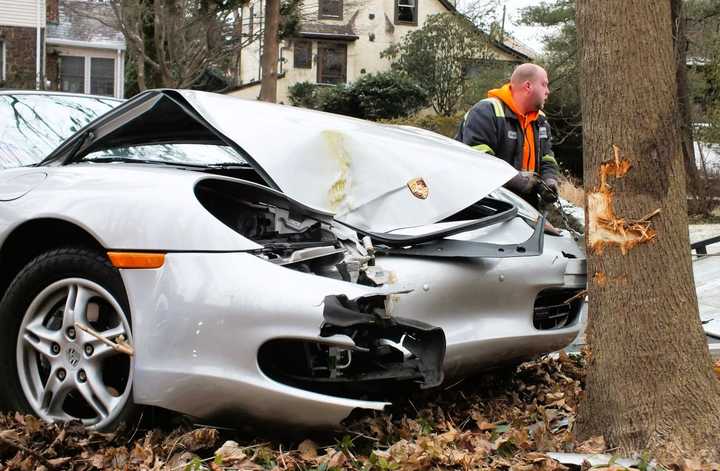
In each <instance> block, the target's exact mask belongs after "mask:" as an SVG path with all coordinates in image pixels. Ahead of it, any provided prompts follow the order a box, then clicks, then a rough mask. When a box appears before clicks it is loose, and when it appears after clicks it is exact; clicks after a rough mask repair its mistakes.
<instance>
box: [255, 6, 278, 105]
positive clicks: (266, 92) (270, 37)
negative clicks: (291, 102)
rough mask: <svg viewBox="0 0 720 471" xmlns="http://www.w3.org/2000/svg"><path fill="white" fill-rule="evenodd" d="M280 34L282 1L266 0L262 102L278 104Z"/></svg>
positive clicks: (261, 86) (261, 61) (262, 60)
mask: <svg viewBox="0 0 720 471" xmlns="http://www.w3.org/2000/svg"><path fill="white" fill-rule="evenodd" d="M279 32H280V0H265V32H264V35H263V51H262V57H261V59H260V67H261V69H262V80H261V83H260V100H262V101H269V102H271V103H275V102H277V68H278V48H279V42H278V41H279V37H278V33H279Z"/></svg>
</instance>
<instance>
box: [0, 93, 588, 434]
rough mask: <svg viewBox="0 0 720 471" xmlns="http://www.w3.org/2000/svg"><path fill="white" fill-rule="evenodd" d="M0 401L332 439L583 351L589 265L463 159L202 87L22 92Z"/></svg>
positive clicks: (3, 143) (8, 189)
mask: <svg viewBox="0 0 720 471" xmlns="http://www.w3.org/2000/svg"><path fill="white" fill-rule="evenodd" d="M0 169H1V170H0V298H1V299H2V301H1V302H0V377H1V378H3V380H4V381H5V386H4V387H3V388H0V407H2V408H3V409H8V410H21V411H26V412H29V413H34V414H36V415H37V416H39V417H41V418H42V419H44V420H48V421H66V420H71V419H79V420H81V421H82V422H83V423H84V424H85V425H87V426H88V427H93V428H96V429H101V430H106V429H112V428H114V427H116V426H117V425H119V424H120V423H121V422H126V421H129V420H132V419H133V417H134V416H135V415H136V414H138V411H139V410H140V408H141V407H143V406H156V407H161V408H165V409H169V410H172V411H177V412H180V413H184V414H188V415H190V416H192V417H196V418H198V419H199V420H202V421H205V422H213V423H218V424H230V425H231V424H236V423H239V422H241V421H243V420H247V419H249V418H250V419H255V420H258V419H259V420H262V421H264V422H270V423H282V424H286V425H288V426H300V427H328V426H335V425H337V424H339V423H340V422H341V421H342V420H343V419H344V418H345V417H347V416H348V415H349V414H350V413H351V412H352V411H353V410H354V409H358V408H359V409H374V410H382V409H383V408H384V407H385V406H387V405H388V398H391V397H397V396H398V395H399V394H402V393H403V392H405V391H412V390H413V389H418V388H422V389H428V388H435V387H438V386H440V385H441V384H443V382H445V383H447V382H448V381H451V380H453V378H458V377H462V376H466V375H469V374H472V373H474V372H477V371H481V370H483V369H488V368H492V367H497V366H500V365H511V364H516V363H518V362H521V361H523V360H526V359H529V358H532V357H533V356H536V355H538V354H541V353H545V352H550V351H554V350H557V349H561V348H563V347H565V346H567V345H568V344H569V343H571V342H572V341H573V340H574V339H575V337H576V336H577V335H578V332H580V331H581V329H582V328H583V324H584V322H585V320H584V315H583V314H582V305H583V299H582V298H583V296H582V292H583V290H584V289H585V285H586V263H585V256H584V252H583V249H582V247H581V246H580V244H578V242H577V241H576V240H574V239H573V237H572V236H571V234H570V233H568V232H565V231H563V232H562V233H561V235H555V234H546V233H545V231H544V218H543V217H542V215H541V214H539V213H538V212H537V211H536V210H535V209H534V208H533V207H532V206H530V205H528V204H527V203H526V202H525V201H524V200H522V199H521V198H519V197H517V196H515V195H514V194H513V193H511V192H509V191H507V190H505V189H503V184H505V183H506V182H507V181H508V180H509V179H510V178H512V177H513V176H514V175H515V174H516V171H515V170H514V169H513V168H512V167H511V166H509V165H507V164H506V163H504V162H503V161H501V160H499V159H496V158H494V157H492V156H489V155H484V154H481V153H479V152H477V151H476V150H473V149H471V148H469V147H467V146H465V145H463V144H461V143H458V142H455V141H453V140H451V139H447V138H445V137H442V136H440V135H437V134H434V133H431V132H428V131H423V130H420V129H416V128H411V127H398V126H387V125H380V124H375V123H370V122H367V121H362V120H356V119H352V118H347V117H342V116H337V115H332V114H326V113H320V112H315V111H309V110H304V109H299V108H294V107H288V106H282V105H272V104H267V103H261V102H255V101H245V100H241V99H237V98H232V97H227V96H223V95H217V94H211V93H204V92H198V91H188V90H153V91H148V92H145V93H142V94H140V95H138V96H136V97H135V98H133V99H131V100H129V101H126V102H120V101H116V100H112V99H108V98H102V97H89V96H82V95H63V94H52V93H45V94H43V93H37V92H2V93H0Z"/></svg>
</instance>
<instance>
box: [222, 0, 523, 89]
mask: <svg viewBox="0 0 720 471" xmlns="http://www.w3.org/2000/svg"><path fill="white" fill-rule="evenodd" d="M264 4H265V0H250V1H249V2H248V4H247V5H246V6H245V7H244V8H243V9H242V25H243V34H244V35H245V36H250V37H252V35H253V33H254V32H255V34H256V32H257V30H258V29H259V28H260V27H261V24H260V22H261V21H262V19H263V17H264V16H263V9H264ZM302 11H303V16H304V19H303V20H302V22H301V24H300V26H299V33H298V35H297V37H296V38H293V39H292V40H285V41H283V42H282V43H281V44H280V66H279V70H278V72H279V74H280V78H279V80H278V91H277V92H278V96H277V98H278V102H284V103H288V87H289V86H291V85H293V84H295V83H297V82H303V81H308V82H312V83H321V84H338V83H348V82H353V81H355V80H357V79H358V78H359V77H360V76H361V75H362V74H365V73H374V72H381V71H385V70H388V69H389V68H390V61H389V60H388V59H383V58H380V52H382V51H383V50H385V49H386V48H387V47H388V46H390V45H391V44H393V43H397V42H399V41H400V40H402V37H403V36H404V35H405V34H407V33H408V32H410V31H413V30H415V29H418V28H421V27H422V26H423V24H424V23H425V20H426V19H427V17H428V16H430V15H433V14H438V13H448V12H455V11H456V9H455V5H454V3H453V2H452V0H306V1H304V2H303V9H302ZM256 35H257V34H256ZM261 51H262V38H261V37H258V38H257V40H255V41H254V42H252V43H251V44H250V45H249V46H247V47H246V48H244V49H243V50H242V52H241V57H240V74H239V75H240V80H241V85H240V86H238V87H235V88H234V89H231V90H228V91H227V92H226V93H229V94H231V95H236V96H241V97H243V98H252V99H254V98H257V97H258V95H259V92H260V78H261V69H260V56H261ZM491 54H492V56H493V58H494V59H495V60H498V61H504V62H511V63H521V62H525V61H528V60H530V59H532V58H533V56H534V55H535V52H534V51H532V50H531V49H530V48H528V47H527V46H525V45H523V44H521V43H519V42H518V41H515V40H513V39H512V38H507V40H506V41H505V42H504V43H500V42H494V43H493V44H492V45H491Z"/></svg>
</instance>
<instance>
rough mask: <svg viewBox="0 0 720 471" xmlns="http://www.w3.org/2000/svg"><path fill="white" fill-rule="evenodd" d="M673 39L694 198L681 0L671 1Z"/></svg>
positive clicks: (687, 172) (689, 183)
mask: <svg viewBox="0 0 720 471" xmlns="http://www.w3.org/2000/svg"><path fill="white" fill-rule="evenodd" d="M671 11H672V24H673V38H674V45H675V71H676V81H677V93H678V102H679V107H680V113H679V126H680V133H681V134H680V135H681V146H682V153H683V162H685V176H686V182H687V185H686V188H687V191H688V192H689V193H690V194H691V195H692V196H695V197H698V196H700V187H699V179H698V168H697V164H696V163H695V149H694V147H693V131H692V116H691V113H690V96H689V91H688V77H687V48H688V39H687V17H686V16H685V11H684V8H683V0H671Z"/></svg>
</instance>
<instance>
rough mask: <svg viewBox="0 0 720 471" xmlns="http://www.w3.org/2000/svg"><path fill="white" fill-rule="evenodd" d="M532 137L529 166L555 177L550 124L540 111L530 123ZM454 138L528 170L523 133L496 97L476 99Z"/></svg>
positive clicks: (515, 117) (517, 167)
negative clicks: (532, 157) (532, 143)
mask: <svg viewBox="0 0 720 471" xmlns="http://www.w3.org/2000/svg"><path fill="white" fill-rule="evenodd" d="M531 125H532V127H533V134H534V136H533V137H534V140H535V146H534V150H535V155H534V158H535V161H534V162H533V164H534V165H531V166H530V167H531V168H532V169H539V172H538V173H539V174H540V176H541V177H542V178H543V179H544V180H547V179H550V178H552V179H555V180H557V178H558V175H559V173H560V169H559V167H558V164H557V161H556V160H555V154H553V151H552V143H551V141H552V133H551V131H550V124H549V123H548V122H547V119H546V118H545V115H544V114H543V113H542V112H541V113H540V115H539V116H538V117H537V119H536V120H535V121H534V122H533V123H532V124H531ZM455 139H456V140H458V141H460V142H464V143H465V144H467V145H469V146H472V147H473V148H475V149H477V150H480V151H482V152H486V153H488V154H491V155H494V156H496V157H499V158H501V159H503V160H505V161H506V162H508V163H509V164H510V165H512V166H513V167H515V168H516V169H518V170H528V168H524V167H527V165H523V145H524V139H525V134H524V133H523V131H522V127H521V125H520V122H519V120H518V118H517V116H515V113H513V112H512V110H510V108H509V107H508V106H507V105H506V104H505V103H503V102H502V101H501V100H500V99H498V98H495V97H490V98H485V99H484V100H480V101H479V102H477V103H476V104H475V105H474V106H473V107H472V108H470V111H468V112H467V113H466V114H465V118H464V119H463V121H462V122H461V123H460V127H459V129H458V133H457V135H456V136H455Z"/></svg>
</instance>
